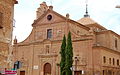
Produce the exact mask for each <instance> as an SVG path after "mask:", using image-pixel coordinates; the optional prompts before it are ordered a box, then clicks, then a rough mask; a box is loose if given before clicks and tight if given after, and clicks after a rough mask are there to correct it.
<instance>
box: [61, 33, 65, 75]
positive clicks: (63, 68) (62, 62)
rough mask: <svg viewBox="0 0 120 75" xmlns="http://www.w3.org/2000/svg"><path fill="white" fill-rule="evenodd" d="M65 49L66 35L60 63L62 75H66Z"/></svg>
mask: <svg viewBox="0 0 120 75" xmlns="http://www.w3.org/2000/svg"><path fill="white" fill-rule="evenodd" d="M65 49H66V37H65V35H64V37H63V40H62V45H61V51H60V54H61V62H60V75H65Z"/></svg>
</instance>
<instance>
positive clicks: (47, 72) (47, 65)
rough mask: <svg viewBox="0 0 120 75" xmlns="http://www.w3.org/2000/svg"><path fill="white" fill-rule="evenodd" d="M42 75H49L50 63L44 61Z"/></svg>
mask: <svg viewBox="0 0 120 75" xmlns="http://www.w3.org/2000/svg"><path fill="white" fill-rule="evenodd" d="M44 75H51V64H49V63H46V64H45V65H44Z"/></svg>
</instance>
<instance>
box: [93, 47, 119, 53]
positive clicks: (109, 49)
mask: <svg viewBox="0 0 120 75" xmlns="http://www.w3.org/2000/svg"><path fill="white" fill-rule="evenodd" d="M92 48H100V49H103V50H106V51H109V52H114V53H117V54H120V51H117V50H114V49H111V48H107V47H104V46H93V47H92Z"/></svg>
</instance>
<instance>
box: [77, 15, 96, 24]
mask: <svg viewBox="0 0 120 75" xmlns="http://www.w3.org/2000/svg"><path fill="white" fill-rule="evenodd" d="M77 22H79V23H81V24H83V25H88V24H95V23H97V22H95V21H93V20H92V19H91V18H90V17H84V18H81V19H80V20H78V21H77Z"/></svg>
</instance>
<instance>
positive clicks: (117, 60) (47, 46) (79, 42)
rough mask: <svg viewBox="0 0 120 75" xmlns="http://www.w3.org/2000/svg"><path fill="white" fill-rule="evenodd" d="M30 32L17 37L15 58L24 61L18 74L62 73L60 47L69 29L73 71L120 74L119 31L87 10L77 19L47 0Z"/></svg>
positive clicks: (94, 73)
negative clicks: (109, 26) (103, 22)
mask: <svg viewBox="0 0 120 75" xmlns="http://www.w3.org/2000/svg"><path fill="white" fill-rule="evenodd" d="M36 13H37V18H36V20H35V21H34V23H33V24H32V27H33V29H32V32H31V34H30V35H29V36H28V37H27V38H26V39H25V40H24V41H23V42H20V43H17V39H15V40H14V45H13V57H14V62H16V61H19V63H22V66H21V68H20V69H18V75H60V66H59V64H60V53H59V52H60V47H61V41H62V38H63V36H64V34H65V35H66V36H67V34H68V32H69V31H70V32H71V34H72V43H73V53H74V54H73V55H74V57H73V60H74V61H73V67H72V71H73V74H75V73H76V75H79V74H83V75H120V35H119V34H117V33H115V32H114V31H111V30H108V29H106V28H104V27H103V26H101V25H100V24H98V23H97V22H95V21H93V20H92V19H91V18H90V16H89V15H88V13H87V12H86V14H85V15H84V17H83V18H81V19H80V20H78V21H74V20H71V19H70V18H69V14H66V16H65V17H64V16H62V15H60V14H59V13H57V12H55V11H54V10H53V6H47V5H46V3H45V2H43V3H41V4H40V7H39V8H38V9H37V12H36Z"/></svg>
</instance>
